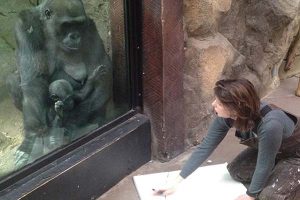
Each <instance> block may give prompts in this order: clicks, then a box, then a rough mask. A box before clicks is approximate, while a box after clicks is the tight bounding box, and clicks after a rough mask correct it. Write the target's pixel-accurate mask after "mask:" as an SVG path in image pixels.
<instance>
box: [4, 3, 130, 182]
mask: <svg viewBox="0 0 300 200" xmlns="http://www.w3.org/2000/svg"><path fill="white" fill-rule="evenodd" d="M101 2H102V3H101V4H99V5H98V8H99V9H100V11H101V13H104V15H105V18H106V19H107V20H103V17H102V18H101V19H99V18H97V17H96V18H94V19H92V17H90V16H88V15H87V14H86V13H87V12H86V10H85V6H87V8H88V9H87V10H91V8H93V7H94V6H95V5H94V4H95V3H93V2H91V1H84V2H82V1H81V0H44V1H42V2H41V1H35V2H34V1H29V3H28V5H27V4H26V5H22V6H20V8H22V9H20V11H18V12H15V16H14V17H13V20H12V21H9V23H10V24H9V25H10V27H12V26H14V27H15V40H14V38H13V36H12V35H13V33H12V31H10V30H6V32H1V33H0V34H1V35H0V36H1V41H0V45H1V46H0V47H1V55H3V54H2V52H4V54H7V55H6V57H5V58H4V57H3V60H1V61H0V67H1V69H3V70H2V71H1V77H0V78H1V80H0V90H3V93H2V94H5V95H4V96H1V97H0V101H1V102H0V103H1V104H0V110H1V111H2V112H1V111H0V112H1V113H0V123H2V124H3V126H1V127H3V128H4V129H3V130H2V131H1V130H0V131H1V132H0V142H1V143H0V153H1V154H2V157H7V158H8V159H7V161H8V162H6V163H3V161H1V163H0V176H4V175H6V174H8V173H9V172H11V171H13V170H16V169H18V168H20V167H22V166H24V165H26V164H28V163H30V162H33V161H34V160H36V159H37V158H39V157H41V156H43V155H45V154H47V153H49V152H50V151H53V150H55V149H57V148H58V147H61V146H62V145H66V144H68V143H70V142H71V141H73V140H74V139H77V138H79V137H81V136H83V135H84V134H87V133H89V132H91V131H92V130H94V129H96V128H98V127H100V126H102V125H103V124H105V123H107V122H109V121H111V120H112V119H114V118H116V117H117V116H119V115H120V114H122V113H124V112H126V111H127V110H128V108H129V107H130V106H129V98H127V99H126V100H127V101H126V102H124V100H123V101H122V102H118V101H114V100H115V99H116V94H114V92H113V91H114V89H113V88H114V87H116V83H118V82H116V81H114V80H113V74H115V71H116V69H114V68H115V66H113V65H112V63H114V65H116V64H115V63H116V62H115V61H112V59H111V55H112V54H114V51H116V50H115V49H113V48H111V46H112V45H111V41H110V35H111V31H110V30H111V28H110V22H109V16H108V15H109V14H108V13H110V12H111V11H110V6H109V3H108V1H107V0H106V1H105V0H103V1H101ZM39 3H40V4H39ZM38 4H39V5H38ZM15 5H17V1H16V0H15V1H10V3H7V4H5V6H6V8H5V9H8V8H17V7H14V6H15ZM100 5H101V6H100ZM5 6H4V7H5ZM24 7H25V8H28V9H24ZM8 10H9V9H8ZM1 13H2V10H1ZM17 13H18V14H17ZM96 13H100V12H99V11H97V12H96ZM6 14H7V15H8V13H5V12H3V15H2V17H1V18H3V17H4V16H6ZM122 17H123V16H122ZM1 18H0V23H4V20H2V19H1ZM96 20H98V21H96ZM101 20H102V21H101ZM122 20H123V18H122ZM5 23H7V22H5ZM96 24H97V26H96ZM99 25H100V26H99ZM121 27H122V26H121ZM119 28H120V27H119ZM99 30H100V31H99ZM99 32H100V33H102V36H100V34H99ZM122 36H123V35H122ZM103 38H104V39H103ZM124 40H125V39H124V36H123V37H122V38H121V39H119V41H118V43H120V41H121V44H123V45H122V47H121V50H123V52H122V54H123V55H125V53H124V49H125V48H124V47H125V44H124ZM112 42H114V41H112ZM15 43H16V44H15ZM5 45H6V46H5ZM14 51H15V52H16V53H14ZM119 51H120V49H119ZM1 57H2V56H1ZM119 57H120V56H119ZM122 62H123V63H120V62H119V64H120V65H119V66H118V67H120V66H125V60H122ZM13 66H16V67H13ZM122 71H123V72H124V74H123V77H122V80H126V81H127V83H126V84H125V85H121V86H117V88H122V91H126V92H127V93H128V91H129V90H128V88H127V86H128V77H127V74H128V73H127V70H126V69H122ZM118 75H119V74H118ZM114 79H116V77H114ZM2 83H3V84H2ZM3 85H6V86H7V89H6V88H5V87H1V86H3ZM114 95H115V97H114ZM126 95H127V96H129V94H126ZM8 96H10V98H8ZM116 102H117V103H116ZM5 109H7V110H9V112H7V113H4V112H5ZM1 114H2V115H1ZM0 125H1V124H0Z"/></svg>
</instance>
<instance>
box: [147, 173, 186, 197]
mask: <svg viewBox="0 0 300 200" xmlns="http://www.w3.org/2000/svg"><path fill="white" fill-rule="evenodd" d="M182 180H183V178H182V177H181V176H180V175H178V176H176V178H173V179H170V180H169V179H168V180H167V183H166V185H165V186H164V187H162V188H158V189H152V190H153V191H154V193H153V194H154V195H161V196H168V195H171V194H173V193H174V192H175V191H176V190H177V187H178V186H179V184H180V183H181V181H182Z"/></svg>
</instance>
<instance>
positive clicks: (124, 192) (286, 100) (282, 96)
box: [97, 77, 300, 200]
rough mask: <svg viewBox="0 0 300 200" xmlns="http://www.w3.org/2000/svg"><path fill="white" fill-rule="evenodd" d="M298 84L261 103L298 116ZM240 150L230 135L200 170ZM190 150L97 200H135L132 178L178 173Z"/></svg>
mask: <svg viewBox="0 0 300 200" xmlns="http://www.w3.org/2000/svg"><path fill="white" fill-rule="evenodd" d="M298 80H299V79H298V78H296V77H292V78H289V79H286V80H284V81H282V83H281V85H280V86H279V88H277V89H275V90H274V91H272V92H271V93H270V94H268V95H267V96H266V97H265V98H264V100H265V101H267V102H270V103H274V104H276V105H278V106H279V107H282V108H284V109H286V110H288V111H290V112H291V113H294V114H297V115H300V97H296V96H295V95H294V92H295V89H296V87H297V85H298ZM244 148H245V147H244V146H242V145H240V144H239V143H238V139H237V138H235V136H234V133H233V131H231V132H230V133H229V134H228V135H227V136H226V137H225V139H224V140H223V141H222V143H221V144H220V145H219V146H218V148H217V149H216V150H215V152H214V153H213V154H212V155H211V156H210V157H209V158H208V160H210V161H212V162H210V163H208V162H205V163H203V165H202V166H204V165H211V164H219V163H224V162H230V161H231V160H232V159H233V158H234V157H235V156H236V155H237V154H238V153H239V152H240V151H241V150H242V149H244ZM193 149H194V148H191V149H189V150H188V151H186V152H184V153H182V154H181V155H179V156H177V157H176V158H174V159H173V160H171V161H169V162H166V163H161V162H158V161H150V162H148V163H147V164H145V165H143V166H142V167H140V168H139V169H138V170H136V171H135V172H133V173H131V174H130V175H128V176H127V177H125V178H124V179H122V180H121V181H120V182H119V183H118V184H117V185H115V186H114V187H113V188H111V189H110V190H109V191H107V192H106V193H105V194H103V195H102V196H101V197H99V198H98V199H97V200H139V197H138V194H137V191H136V188H135V186H134V183H133V179H132V177H133V176H136V175H140V174H149V173H158V172H164V171H174V170H179V169H181V167H182V165H183V164H184V162H185V161H186V160H187V159H188V157H189V156H190V154H191V152H192V151H193Z"/></svg>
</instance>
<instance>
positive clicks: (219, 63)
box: [184, 0, 300, 145]
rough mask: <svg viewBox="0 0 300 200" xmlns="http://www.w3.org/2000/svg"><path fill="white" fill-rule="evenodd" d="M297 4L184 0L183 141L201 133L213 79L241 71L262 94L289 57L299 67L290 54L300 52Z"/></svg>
mask: <svg viewBox="0 0 300 200" xmlns="http://www.w3.org/2000/svg"><path fill="white" fill-rule="evenodd" d="M299 5H300V0H184V21H185V31H186V33H185V59H186V62H185V66H184V90H185V94H184V98H185V123H186V129H187V134H188V137H187V140H186V142H187V144H188V145H191V144H197V143H199V141H201V139H202V137H203V135H204V134H205V133H206V130H207V126H208V124H209V123H210V121H211V118H212V113H211V111H210V109H211V106H210V104H211V102H212V99H213V93H212V92H213V86H214V83H215V81H217V80H218V79H220V78H237V77H244V78H247V79H249V80H250V81H251V82H252V83H253V84H254V85H255V87H256V89H257V90H258V92H259V94H260V95H261V96H263V95H264V94H266V92H268V91H270V90H271V89H273V88H276V87H277V86H278V85H279V84H280V79H279V72H282V71H284V70H281V69H282V68H284V67H286V63H287V62H286V60H288V58H289V57H290V60H291V61H294V60H295V62H293V63H292V64H291V66H290V67H293V68H300V66H299V67H298V66H297V65H296V61H297V59H292V58H295V57H296V58H298V57H297V56H298V55H300V43H298V39H299V37H296V36H297V33H298V32H299V22H300V20H299ZM298 63H299V61H298ZM295 65H296V66H295ZM281 77H283V76H281ZM295 87H296V86H295Z"/></svg>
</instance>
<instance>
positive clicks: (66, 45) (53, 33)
mask: <svg viewBox="0 0 300 200" xmlns="http://www.w3.org/2000/svg"><path fill="white" fill-rule="evenodd" d="M43 15H44V17H43V18H44V19H45V21H44V22H45V25H46V26H45V32H46V33H47V36H48V38H50V40H52V41H54V42H55V43H56V46H58V47H60V48H61V49H62V50H63V51H65V52H70V51H77V50H79V49H80V47H81V42H82V36H83V35H84V31H85V28H86V25H87V16H86V14H85V11H84V8H83V5H82V3H81V1H79V0H69V1H59V0H54V1H51V4H49V5H47V4H46V5H45V7H44V8H43Z"/></svg>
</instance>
